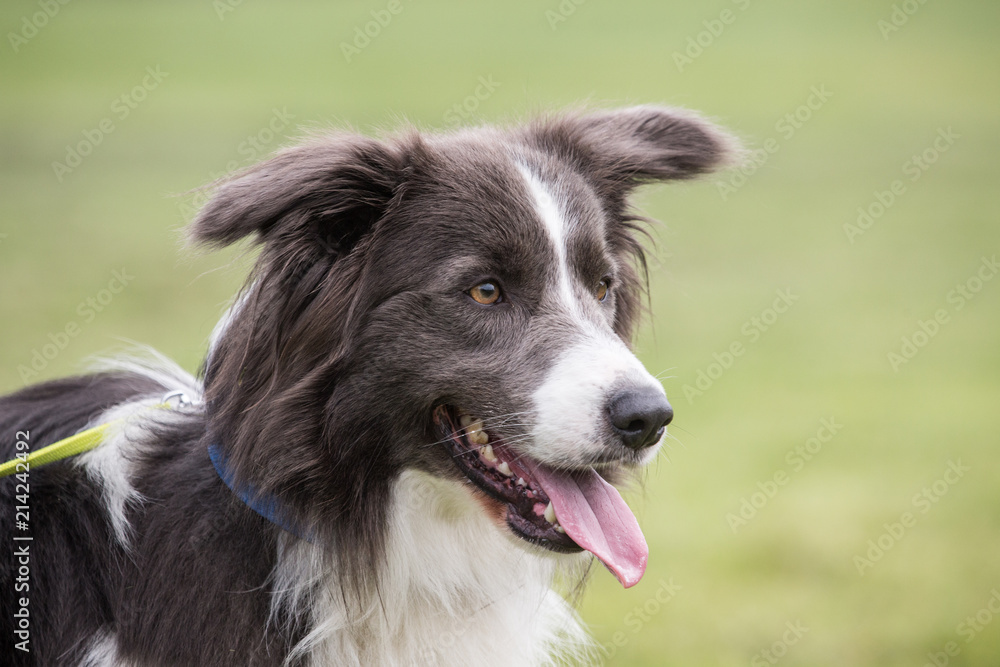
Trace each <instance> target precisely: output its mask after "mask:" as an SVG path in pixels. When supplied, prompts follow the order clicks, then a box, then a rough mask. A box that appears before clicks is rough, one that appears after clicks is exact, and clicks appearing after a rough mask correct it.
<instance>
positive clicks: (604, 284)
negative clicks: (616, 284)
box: [594, 278, 611, 301]
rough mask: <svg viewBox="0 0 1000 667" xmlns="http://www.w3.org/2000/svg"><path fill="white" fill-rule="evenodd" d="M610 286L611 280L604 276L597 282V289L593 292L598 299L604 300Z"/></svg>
mask: <svg viewBox="0 0 1000 667" xmlns="http://www.w3.org/2000/svg"><path fill="white" fill-rule="evenodd" d="M610 287H611V280H610V279H608V278H605V279H604V280H602V281H601V282H599V283H597V291H596V292H595V293H594V294H595V296H597V300H598V301H604V300H605V299H607V298H608V288H610Z"/></svg>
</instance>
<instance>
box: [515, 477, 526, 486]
mask: <svg viewBox="0 0 1000 667" xmlns="http://www.w3.org/2000/svg"><path fill="white" fill-rule="evenodd" d="M517 485H518V486H528V483H527V482H525V481H524V478H523V477H518V478H517Z"/></svg>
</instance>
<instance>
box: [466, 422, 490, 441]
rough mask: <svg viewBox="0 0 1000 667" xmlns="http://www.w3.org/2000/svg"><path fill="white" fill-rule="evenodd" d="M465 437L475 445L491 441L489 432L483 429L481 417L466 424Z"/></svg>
mask: <svg viewBox="0 0 1000 667" xmlns="http://www.w3.org/2000/svg"><path fill="white" fill-rule="evenodd" d="M465 437H467V438H468V439H469V442H471V443H472V444H474V445H485V444H486V443H487V442H489V441H490V436H489V434H488V433H487V432H486V431H484V430H483V420H481V419H475V420H473V421H471V422H469V423H468V424H467V425H466V426H465Z"/></svg>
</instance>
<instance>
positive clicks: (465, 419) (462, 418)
mask: <svg viewBox="0 0 1000 667" xmlns="http://www.w3.org/2000/svg"><path fill="white" fill-rule="evenodd" d="M474 421H476V418H475V417H473V416H472V415H467V414H461V415H459V416H458V423H459V424H461V426H462V428H469V424H471V423H472V422H474Z"/></svg>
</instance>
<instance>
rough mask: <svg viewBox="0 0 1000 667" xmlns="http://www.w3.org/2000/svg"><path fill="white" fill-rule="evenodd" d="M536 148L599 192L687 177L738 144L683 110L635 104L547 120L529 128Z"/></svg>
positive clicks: (727, 157)
mask: <svg viewBox="0 0 1000 667" xmlns="http://www.w3.org/2000/svg"><path fill="white" fill-rule="evenodd" d="M528 140H529V142H530V143H533V144H534V145H535V146H536V147H537V148H539V149H541V150H542V151H544V152H548V153H550V154H555V155H556V156H558V157H561V158H562V159H564V160H566V161H567V162H569V163H570V164H571V165H572V166H574V167H575V168H576V169H577V170H578V171H579V172H580V173H581V174H583V176H584V177H586V178H588V179H589V180H591V182H592V183H593V184H594V185H595V187H597V188H598V190H599V191H600V192H602V194H607V195H614V194H617V195H619V196H624V195H627V194H628V191H630V190H631V189H632V188H633V187H635V186H636V185H640V184H642V183H647V182H653V181H669V180H676V179H688V178H693V177H695V176H698V175H700V174H705V173H708V172H711V171H713V170H715V169H718V168H719V167H722V166H724V165H726V164H727V163H728V162H730V161H733V160H734V159H735V157H736V156H737V155H738V154H739V152H740V148H739V142H738V141H737V140H736V139H734V138H733V137H731V136H730V135H728V134H726V133H725V132H724V131H722V130H720V129H719V128H718V127H716V126H715V125H714V124H712V123H711V122H709V121H707V120H705V119H703V118H701V117H699V116H697V115H696V114H694V113H692V112H690V111H685V110H682V109H672V108H669V107H659V106H636V107H628V108H624V109H616V110H610V111H595V112H589V113H582V114H570V115H565V116H559V117H556V118H548V119H544V120H541V121H540V122H537V123H536V124H534V125H533V126H531V127H530V128H529V130H528Z"/></svg>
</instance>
